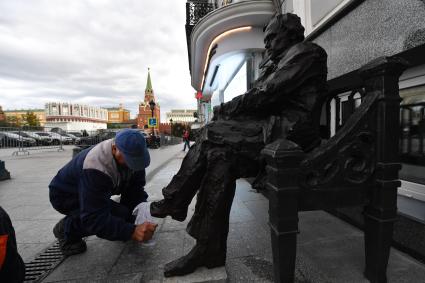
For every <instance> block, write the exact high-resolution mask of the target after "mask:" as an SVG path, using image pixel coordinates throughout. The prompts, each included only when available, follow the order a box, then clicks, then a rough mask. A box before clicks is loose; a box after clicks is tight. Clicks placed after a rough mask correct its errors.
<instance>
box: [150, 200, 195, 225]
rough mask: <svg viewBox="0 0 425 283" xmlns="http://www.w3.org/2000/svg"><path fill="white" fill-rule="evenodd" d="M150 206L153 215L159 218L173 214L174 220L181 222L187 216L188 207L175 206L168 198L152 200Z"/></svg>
mask: <svg viewBox="0 0 425 283" xmlns="http://www.w3.org/2000/svg"><path fill="white" fill-rule="evenodd" d="M150 208H151V215H152V216H153V217H157V218H164V217H167V216H171V217H172V218H173V219H174V220H177V221H180V222H181V221H184V220H185V219H186V216H187V208H186V209H180V208H174V207H173V204H172V201H171V200H167V199H163V200H160V201H154V202H152V203H151V207H150Z"/></svg>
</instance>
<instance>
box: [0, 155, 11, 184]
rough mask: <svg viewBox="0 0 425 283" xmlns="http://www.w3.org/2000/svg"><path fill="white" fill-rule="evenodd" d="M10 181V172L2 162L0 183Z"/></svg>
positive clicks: (0, 164)
mask: <svg viewBox="0 0 425 283" xmlns="http://www.w3.org/2000/svg"><path fill="white" fill-rule="evenodd" d="M8 179H10V172H9V171H7V170H6V166H5V165H4V161H2V160H0V181H3V180H8Z"/></svg>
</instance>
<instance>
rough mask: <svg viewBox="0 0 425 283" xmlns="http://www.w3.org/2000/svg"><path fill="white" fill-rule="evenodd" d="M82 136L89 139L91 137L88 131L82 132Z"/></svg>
mask: <svg viewBox="0 0 425 283" xmlns="http://www.w3.org/2000/svg"><path fill="white" fill-rule="evenodd" d="M82 135H83V137H88V136H89V134H88V133H87V131H86V130H85V129H84V130H82Z"/></svg>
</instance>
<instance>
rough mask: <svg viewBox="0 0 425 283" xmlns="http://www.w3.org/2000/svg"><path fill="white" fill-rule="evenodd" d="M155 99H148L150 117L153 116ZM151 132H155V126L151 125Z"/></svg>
mask: <svg viewBox="0 0 425 283" xmlns="http://www.w3.org/2000/svg"><path fill="white" fill-rule="evenodd" d="M155 105H156V104H155V101H153V99H152V100H151V101H149V107H150V109H151V111H152V118H153V110H154V109H155ZM152 134H155V127H153V129H152Z"/></svg>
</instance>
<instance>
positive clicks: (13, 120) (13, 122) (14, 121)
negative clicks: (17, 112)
mask: <svg viewBox="0 0 425 283" xmlns="http://www.w3.org/2000/svg"><path fill="white" fill-rule="evenodd" d="M6 123H7V124H8V126H10V127H20V126H21V121H20V119H18V117H16V116H6Z"/></svg>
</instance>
